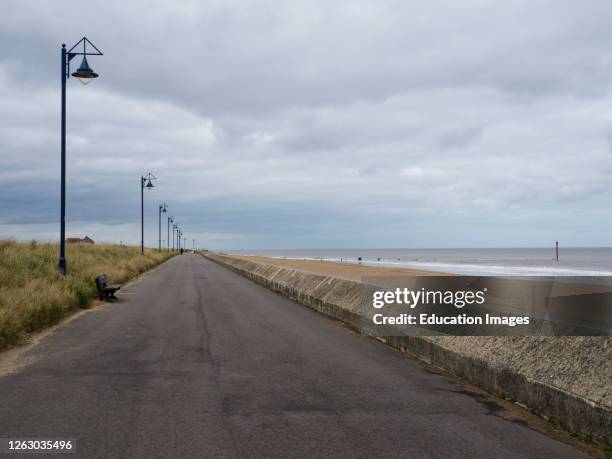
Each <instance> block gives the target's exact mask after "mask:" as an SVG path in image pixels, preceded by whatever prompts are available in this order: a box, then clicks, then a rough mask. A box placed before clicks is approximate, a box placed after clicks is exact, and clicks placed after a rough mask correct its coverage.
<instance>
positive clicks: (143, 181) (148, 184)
mask: <svg viewBox="0 0 612 459" xmlns="http://www.w3.org/2000/svg"><path fill="white" fill-rule="evenodd" d="M153 180H157V179H156V177H155V176H154V175H153V174H151V173H150V172H149V173H148V174H147V175H141V176H140V254H141V255H144V189H145V188H146V189H147V190H150V189H152V188H153V187H154V185H153Z"/></svg>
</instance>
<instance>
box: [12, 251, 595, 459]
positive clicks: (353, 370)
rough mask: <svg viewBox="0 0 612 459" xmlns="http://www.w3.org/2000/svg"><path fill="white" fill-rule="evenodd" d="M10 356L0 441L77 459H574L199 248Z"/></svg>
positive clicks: (567, 450) (565, 448) (563, 447)
mask: <svg viewBox="0 0 612 459" xmlns="http://www.w3.org/2000/svg"><path fill="white" fill-rule="evenodd" d="M111 280H112V279H111ZM24 358H27V360H29V361H31V363H30V364H29V365H27V366H25V367H24V368H22V369H21V370H19V371H18V372H16V373H13V374H8V375H4V376H3V377H1V378H0V407H1V409H0V437H4V438H7V437H18V438H23V437H28V438H31V437H39V438H41V437H42V438H72V439H75V441H76V453H75V456H77V457H116V458H118V457H143V458H144V457H146V458H153V457H183V458H187V457H263V456H265V457H308V458H311V457H330V456H334V457H444V458H447V457H508V458H517V457H534V458H535V457H538V458H541V457H554V458H562V457H583V453H582V452H580V451H578V450H577V449H575V448H574V447H573V446H570V445H567V444H564V443H561V442H558V441H556V440H553V439H551V438H549V437H547V436H545V435H543V434H541V433H539V432H537V431H535V430H533V429H531V428H529V427H528V426H527V425H526V424H524V423H522V422H516V421H514V422H513V421H511V420H507V419H505V418H504V417H502V416H500V415H499V413H498V412H497V406H496V405H495V404H494V403H492V402H490V401H487V400H486V399H482V398H479V397H477V396H474V395H473V394H471V393H469V392H468V391H466V390H465V389H464V388H463V387H462V386H460V385H457V384H455V383H453V382H451V381H449V380H447V379H445V378H444V377H442V376H439V375H437V374H435V373H431V372H428V371H426V370H425V369H424V368H423V367H421V366H420V365H418V364H417V363H415V362H413V361H412V360H410V359H408V358H406V357H405V356H402V355H401V354H400V353H398V352H396V351H395V350H393V349H391V348H389V347H387V346H385V345H383V344H381V343H379V342H377V341H374V340H372V339H369V338H366V337H363V336H359V335H357V334H355V333H353V332H351V331H349V330H347V329H346V328H344V327H342V326H341V325H340V324H338V323H337V322H334V321H331V320H329V319H327V318H325V317H323V316H321V315H319V314H317V313H316V312H314V311H312V310H310V309H308V308H306V307H304V306H301V305H298V304H296V303H294V302H292V301H290V300H288V299H286V298H284V297H281V296H279V295H277V294H275V293H272V292H270V291H268V290H266V289H265V288H263V287H261V286H259V285H257V284H255V283H253V282H251V281H249V280H247V279H245V278H243V277H240V276H238V275H237V274H235V273H233V272H230V271H228V270H226V269H225V268H222V267H220V266H218V265H216V264H214V263H212V262H210V261H208V260H206V259H204V258H202V257H201V256H199V255H192V254H185V255H183V256H179V257H176V258H174V259H172V260H170V261H169V262H167V263H165V264H164V265H162V266H160V267H158V268H157V269H155V270H153V271H151V272H149V273H147V274H145V275H144V276H143V278H142V279H141V280H140V281H138V282H135V283H133V284H131V285H129V286H126V287H125V288H124V289H123V290H121V294H120V300H119V301H118V302H116V303H114V304H112V305H107V306H103V307H100V308H96V309H94V310H92V311H91V312H87V313H85V314H83V315H82V316H80V317H78V318H77V319H75V320H73V321H71V322H69V323H67V324H65V325H63V326H61V327H59V328H58V329H57V330H56V331H55V332H53V333H51V334H49V335H48V336H47V337H45V338H44V339H42V340H41V342H40V343H39V344H38V345H37V346H35V347H34V348H32V349H31V350H29V351H27V353H26V354H25V356H24ZM64 457H70V456H64Z"/></svg>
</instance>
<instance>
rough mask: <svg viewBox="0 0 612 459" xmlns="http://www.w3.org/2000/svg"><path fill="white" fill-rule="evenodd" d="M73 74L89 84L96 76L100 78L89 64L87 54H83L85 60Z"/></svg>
mask: <svg viewBox="0 0 612 459" xmlns="http://www.w3.org/2000/svg"><path fill="white" fill-rule="evenodd" d="M72 76H73V77H76V78H78V79H79V81H80V82H81V83H83V84H88V83H89V82H91V80H93V79H94V78H98V74H97V73H96V72H94V71H93V70H92V68H91V67H90V66H89V63H88V62H87V56H83V62H81V65H80V67H79V68H78V69H77V71H76V72H74V73H73V74H72Z"/></svg>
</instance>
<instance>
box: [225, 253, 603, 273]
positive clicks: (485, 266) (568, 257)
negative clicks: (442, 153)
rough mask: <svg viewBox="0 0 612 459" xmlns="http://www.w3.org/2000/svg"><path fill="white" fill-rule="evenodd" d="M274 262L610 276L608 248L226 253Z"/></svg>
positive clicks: (466, 271) (447, 270) (472, 271)
mask: <svg viewBox="0 0 612 459" xmlns="http://www.w3.org/2000/svg"><path fill="white" fill-rule="evenodd" d="M226 253H233V254H239V255H260V256H266V257H273V258H287V259H305V260H321V259H323V260H325V261H335V262H342V263H361V264H363V265H367V266H381V267H393V268H413V269H422V270H426V271H436V272H445V273H451V274H461V275H475V276H612V247H561V248H559V260H557V259H556V256H555V248H554V247H547V248H484V249H475V248H469V249H467V248H462V249H341V250H231V251H226Z"/></svg>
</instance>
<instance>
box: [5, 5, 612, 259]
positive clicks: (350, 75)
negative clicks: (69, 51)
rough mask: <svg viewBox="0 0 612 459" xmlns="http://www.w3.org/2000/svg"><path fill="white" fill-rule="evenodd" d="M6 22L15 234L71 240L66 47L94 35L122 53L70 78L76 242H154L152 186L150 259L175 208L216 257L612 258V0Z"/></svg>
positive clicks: (174, 12) (109, 14)
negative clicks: (561, 254)
mask: <svg viewBox="0 0 612 459" xmlns="http://www.w3.org/2000/svg"><path fill="white" fill-rule="evenodd" d="M60 10H61V11H62V12H63V14H55V13H56V12H57V11H60ZM3 12H6V14H3V16H2V17H1V18H0V56H1V57H0V98H1V100H2V101H3V103H2V104H1V105H0V120H1V123H0V158H1V160H2V170H0V188H1V197H0V203H1V205H2V208H3V212H2V214H1V215H0V234H3V235H4V234H7V235H10V234H13V233H12V232H14V233H15V234H23V235H26V234H27V235H28V236H27V237H31V236H30V235H32V234H36V228H39V231H40V234H45V235H48V236H45V237H49V238H53V228H54V225H55V224H56V222H57V218H58V217H57V210H58V190H59V185H58V172H59V164H58V159H59V81H58V80H59V68H58V62H57V61H58V58H59V45H60V43H61V42H62V41H67V44H68V45H71V44H72V42H73V41H76V40H78V39H79V37H80V36H81V35H82V34H83V31H86V32H87V35H88V36H89V37H90V38H91V39H92V41H93V42H94V43H96V45H98V46H99V47H100V48H101V49H102V50H103V51H104V53H105V55H104V56H103V57H99V58H92V59H91V60H90V64H91V65H92V66H93V67H94V69H96V71H98V72H99V73H100V75H101V78H99V79H98V80H97V81H95V82H93V83H92V84H90V85H89V86H87V87H82V86H81V85H79V83H78V82H77V81H74V80H72V79H71V80H70V81H69V87H68V133H69V137H68V158H69V163H68V192H69V202H68V220H69V228H74V230H79V231H81V230H83V231H87V228H88V227H90V228H92V229H95V230H96V231H97V232H99V233H100V235H101V238H103V239H105V240H115V241H119V240H123V241H127V242H137V240H138V231H137V226H138V221H139V214H138V212H139V198H140V195H139V189H138V188H137V185H136V182H137V181H138V179H139V176H140V174H141V173H146V172H148V171H149V170H150V171H152V172H153V173H155V174H156V175H157V176H158V178H159V180H158V181H157V183H156V185H157V186H156V188H155V189H154V190H152V191H151V192H149V193H147V196H146V215H147V217H146V218H147V220H146V222H147V228H148V230H147V236H146V238H147V243H148V244H151V245H154V244H155V243H156V241H157V234H156V228H157V214H156V206H157V204H158V203H159V202H161V201H166V202H168V203H169V204H170V212H171V214H174V215H175V216H177V220H179V221H180V222H181V224H182V225H184V230H185V232H186V233H187V234H189V233H191V234H192V235H193V237H195V238H197V239H199V240H201V241H202V243H206V241H207V242H208V244H209V245H211V246H216V247H227V248H232V247H234V248H235V247H244V248H248V247H253V248H256V247H272V248H273V247H292V246H293V247H297V246H301V247H304V248H307V247H317V246H320V247H333V246H338V247H339V246H344V247H347V246H348V247H350V246H353V247H354V246H380V245H395V246H402V245H403V246H421V247H422V246H433V245H436V244H445V243H447V235H448V234H447V233H448V231H449V229H452V233H453V244H454V245H482V244H485V245H538V244H542V243H543V242H546V241H547V239H546V238H548V239H551V238H555V237H561V236H559V235H558V234H559V233H561V232H563V235H564V236H565V237H566V238H567V241H568V242H567V244H571V241H575V243H581V244H582V243H584V241H590V243H591V244H592V245H596V244H608V243H609V237H608V236H607V235H606V233H605V232H603V231H601V230H600V229H599V228H600V227H601V225H602V224H605V223H606V222H607V223H612V222H610V220H612V217H611V218H608V217H605V216H602V215H601V213H598V209H599V206H603V205H604V203H605V202H606V199H610V198H612V196H611V194H612V193H611V192H610V191H609V186H608V183H607V182H608V176H609V172H610V171H611V169H612V155H610V134H609V133H610V129H609V120H610V109H609V107H611V106H612V96H611V95H610V91H609V87H610V86H611V84H612V72H611V71H612V68H611V66H612V59H609V58H608V54H609V50H608V49H607V48H608V45H607V43H609V39H610V30H612V28H611V27H610V26H611V25H612V19H610V18H612V15H611V14H610V13H612V6H611V5H610V4H609V2H605V1H594V2H589V3H588V4H581V5H578V4H576V3H575V2H573V1H569V0H568V1H552V0H550V1H549V0H541V1H535V2H534V1H518V2H510V3H509V2H489V3H486V2H480V1H473V2H472V1H469V2H461V3H457V2H451V1H435V2H402V1H391V0H389V1H382V2H366V1H357V2H305V1H304V2H289V3H283V2H276V1H272V0H270V1H264V2H257V3H253V2H248V1H235V2H217V1H209V2H201V1H182V2H165V1H161V0H158V1H154V2H120V1H118V0H117V1H107V2H104V3H101V2H98V3H96V2H93V3H92V2H88V3H86V4H75V3H73V2H55V3H53V4H51V3H49V2H44V1H32V2H19V1H16V0H10V1H8V2H6V5H5V6H4V11H3ZM94 12H95V14H94ZM571 212H574V214H575V215H579V216H580V218H581V219H582V222H580V221H578V219H576V218H568V213H570V214H571ZM602 220H603V221H602ZM584 221H587V222H591V223H592V225H590V227H589V225H585V224H584ZM596 222H597V226H596V225H595V223H596ZM37 225H38V226H37ZM527 226H529V228H527ZM128 233H129V234H128ZM552 234H554V236H553V235H552ZM94 236H95V235H94ZM24 237H25V236H24ZM41 237H42V236H41ZM453 244H451V245H453Z"/></svg>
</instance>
